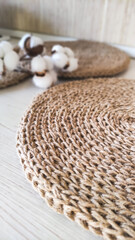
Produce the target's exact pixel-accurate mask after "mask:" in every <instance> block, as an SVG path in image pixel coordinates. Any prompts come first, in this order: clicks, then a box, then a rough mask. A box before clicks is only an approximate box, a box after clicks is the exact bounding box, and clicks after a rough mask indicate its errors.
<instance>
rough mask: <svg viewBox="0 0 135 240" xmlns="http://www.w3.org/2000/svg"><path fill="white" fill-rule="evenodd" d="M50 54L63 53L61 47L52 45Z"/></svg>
mask: <svg viewBox="0 0 135 240" xmlns="http://www.w3.org/2000/svg"><path fill="white" fill-rule="evenodd" d="M51 52H52V54H53V53H64V47H62V46H61V45H54V46H53V47H52V51H51Z"/></svg>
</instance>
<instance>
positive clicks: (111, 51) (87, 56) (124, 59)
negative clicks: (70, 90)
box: [45, 40, 130, 78]
mask: <svg viewBox="0 0 135 240" xmlns="http://www.w3.org/2000/svg"><path fill="white" fill-rule="evenodd" d="M55 44H61V45H63V46H67V47H70V48H71V49H72V50H73V51H74V52H75V56H76V57H77V58H78V59H79V67H78V69H77V70H76V71H73V72H71V73H68V72H59V77H60V78H61V77H62V78H86V77H105V76H113V75H116V74H118V73H120V72H122V71H124V70H126V69H127V67H128V64H129V61H130V60H129V57H128V56H127V54H126V53H124V52H122V51H120V50H118V49H117V48H114V47H111V46H109V45H107V44H105V43H99V42H92V41H86V40H79V41H70V42H45V47H46V49H47V54H48V55H50V54H51V48H52V46H53V45H55Z"/></svg>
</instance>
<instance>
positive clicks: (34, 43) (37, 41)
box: [30, 36, 43, 48]
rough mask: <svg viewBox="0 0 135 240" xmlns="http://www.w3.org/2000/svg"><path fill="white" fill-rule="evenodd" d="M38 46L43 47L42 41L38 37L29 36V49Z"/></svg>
mask: <svg viewBox="0 0 135 240" xmlns="http://www.w3.org/2000/svg"><path fill="white" fill-rule="evenodd" d="M38 45H43V40H42V39H41V38H39V37H35V36H31V39H30V47H31V48H33V47H36V46H38Z"/></svg>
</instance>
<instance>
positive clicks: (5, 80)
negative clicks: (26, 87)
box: [0, 61, 31, 89]
mask: <svg viewBox="0 0 135 240" xmlns="http://www.w3.org/2000/svg"><path fill="white" fill-rule="evenodd" d="M28 66H30V63H28V62H21V61H20V62H19V64H18V70H16V71H8V70H6V74H5V75H4V76H0V89H1V88H6V87H9V86H12V85H15V84H18V83H20V82H22V81H24V80H26V78H29V77H30V76H31V73H30V72H29V69H28ZM19 68H22V69H25V68H26V71H19ZM29 68H30V67H29ZM27 70H28V71H27Z"/></svg>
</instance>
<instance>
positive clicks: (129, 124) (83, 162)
mask: <svg viewBox="0 0 135 240" xmlns="http://www.w3.org/2000/svg"><path fill="white" fill-rule="evenodd" d="M17 152H18V155H19V158H20V159H21V163H22V165H23V168H24V171H25V174H26V177H27V179H28V180H29V181H30V182H31V183H32V185H33V187H34V188H35V190H36V191H38V192H39V194H40V195H41V197H42V198H44V199H45V200H46V202H47V203H48V204H49V206H50V207H52V208H53V209H54V210H56V211H57V212H59V213H63V214H64V215H66V216H67V217H68V218H70V219H72V220H74V221H76V222H77V223H78V224H80V225H81V226H83V227H84V228H86V229H88V230H90V231H93V232H95V233H97V234H99V235H103V237H104V239H111V240H114V239H118V240H131V239H135V81H132V80H124V79H122V80H120V79H115V78H114V79H88V80H84V81H83V83H82V81H73V82H68V83H65V84H61V85H57V86H55V87H52V88H51V89H49V90H48V91H46V92H44V93H42V94H40V95H39V96H37V97H36V98H35V100H34V101H33V103H32V105H31V106H30V107H29V108H28V110H27V112H26V114H25V115H24V117H23V118H22V120H21V124H20V127H19V129H18V133H17Z"/></svg>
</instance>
